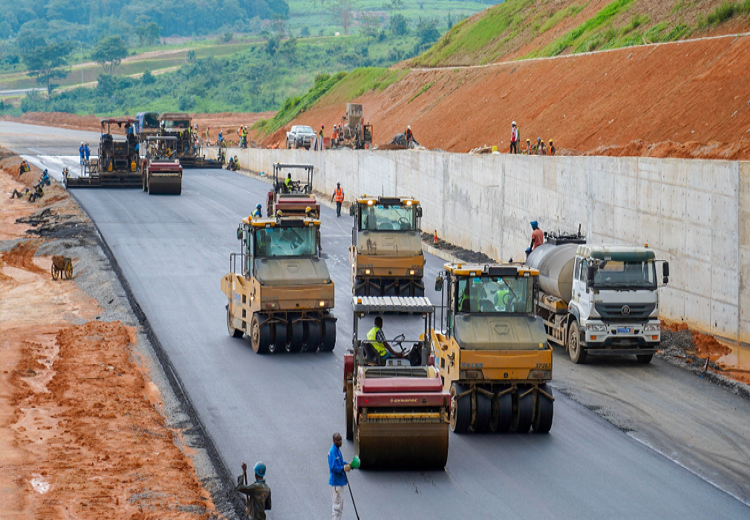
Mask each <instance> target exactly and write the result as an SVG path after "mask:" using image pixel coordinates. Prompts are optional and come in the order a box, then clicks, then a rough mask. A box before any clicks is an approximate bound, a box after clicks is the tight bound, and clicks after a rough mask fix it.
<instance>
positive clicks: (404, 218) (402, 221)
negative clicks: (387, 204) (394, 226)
mask: <svg viewBox="0 0 750 520" xmlns="http://www.w3.org/2000/svg"><path fill="white" fill-rule="evenodd" d="M398 223H399V224H406V225H407V226H408V225H409V219H407V218H406V217H399V218H398Z"/></svg>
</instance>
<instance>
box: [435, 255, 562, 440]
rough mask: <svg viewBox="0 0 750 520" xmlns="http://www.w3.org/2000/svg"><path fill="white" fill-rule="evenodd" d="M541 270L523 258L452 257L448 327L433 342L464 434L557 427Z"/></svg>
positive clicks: (442, 286)
mask: <svg viewBox="0 0 750 520" xmlns="http://www.w3.org/2000/svg"><path fill="white" fill-rule="evenodd" d="M538 275H539V271H537V270H535V269H531V268H529V267H527V266H525V265H519V264H499V265H477V264H445V266H444V271H443V272H441V274H440V275H439V277H438V279H437V281H436V284H435V285H436V287H435V289H436V290H438V291H441V293H442V302H441V303H442V304H443V307H442V308H443V309H444V312H443V314H442V320H441V325H442V329H441V330H436V329H433V330H431V331H430V345H431V348H432V352H433V353H434V355H435V359H436V365H437V368H438V369H439V370H440V373H441V376H442V378H443V387H444V390H446V391H448V392H450V395H451V408H450V427H451V430H452V431H454V432H456V433H464V432H468V431H472V432H487V431H492V432H501V433H505V432H518V433H523V432H528V431H529V430H530V429H531V428H533V430H534V431H535V432H539V433H546V432H548V431H549V430H550V428H551V426H552V414H553V402H554V398H553V396H552V389H551V388H550V387H549V385H548V384H547V383H548V382H549V381H550V380H551V379H552V349H551V347H550V346H549V345H548V343H547V337H546V334H545V329H544V324H543V322H542V320H541V319H540V318H539V317H538V316H536V315H535V314H534V312H533V311H534V293H535V290H536V279H537V277H538Z"/></svg>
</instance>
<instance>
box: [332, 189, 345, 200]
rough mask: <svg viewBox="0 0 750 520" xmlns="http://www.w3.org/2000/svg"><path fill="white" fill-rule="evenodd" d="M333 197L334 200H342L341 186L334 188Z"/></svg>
mask: <svg viewBox="0 0 750 520" xmlns="http://www.w3.org/2000/svg"><path fill="white" fill-rule="evenodd" d="M333 197H334V199H335V200H336V202H344V190H342V189H341V188H336V191H335V192H334V194H333Z"/></svg>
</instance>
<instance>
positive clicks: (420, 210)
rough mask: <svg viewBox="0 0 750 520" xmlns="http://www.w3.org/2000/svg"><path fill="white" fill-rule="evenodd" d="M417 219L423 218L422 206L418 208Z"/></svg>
mask: <svg viewBox="0 0 750 520" xmlns="http://www.w3.org/2000/svg"><path fill="white" fill-rule="evenodd" d="M417 218H422V206H417Z"/></svg>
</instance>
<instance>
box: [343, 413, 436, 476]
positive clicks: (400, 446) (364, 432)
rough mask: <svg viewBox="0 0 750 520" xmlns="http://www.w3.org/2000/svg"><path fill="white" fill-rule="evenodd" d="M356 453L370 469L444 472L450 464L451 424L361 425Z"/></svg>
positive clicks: (358, 429) (365, 466) (404, 423)
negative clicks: (449, 432)
mask: <svg viewBox="0 0 750 520" xmlns="http://www.w3.org/2000/svg"><path fill="white" fill-rule="evenodd" d="M356 441H357V446H356V450H357V451H355V453H356V454H357V455H358V456H359V458H360V459H362V467H363V468H366V469H382V468H388V469H397V468H400V469H442V468H444V467H445V464H446V462H447V461H448V424H446V423H443V422H440V423H437V422H436V423H419V422H414V423H409V422H380V423H373V422H366V423H360V424H359V425H357V429H356Z"/></svg>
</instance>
